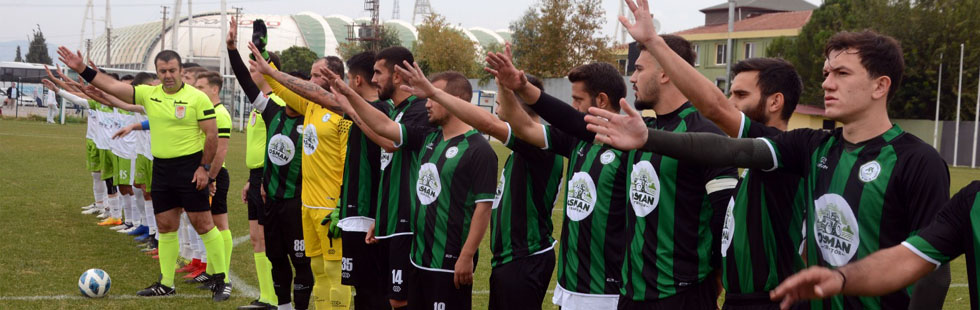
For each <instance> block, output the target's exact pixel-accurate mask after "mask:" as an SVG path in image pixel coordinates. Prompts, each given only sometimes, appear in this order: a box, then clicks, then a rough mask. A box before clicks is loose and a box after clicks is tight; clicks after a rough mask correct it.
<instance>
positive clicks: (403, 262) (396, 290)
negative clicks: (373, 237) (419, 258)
mask: <svg viewBox="0 0 980 310" xmlns="http://www.w3.org/2000/svg"><path fill="white" fill-rule="evenodd" d="M380 244H381V246H382V251H383V252H382V253H384V252H387V255H385V256H382V259H385V260H386V261H385V262H382V266H383V267H384V268H385V269H384V270H385V271H386V272H385V274H384V277H383V278H382V279H388V280H389V281H385V284H386V286H387V288H386V292H385V293H387V295H388V299H394V300H408V291H407V288H409V287H412V286H414V285H413V283H414V282H412V281H413V280H414V272H415V266H412V263H411V262H410V261H409V260H408V255H409V253H410V252H411V251H412V235H401V236H394V237H388V238H385V239H380Z"/></svg>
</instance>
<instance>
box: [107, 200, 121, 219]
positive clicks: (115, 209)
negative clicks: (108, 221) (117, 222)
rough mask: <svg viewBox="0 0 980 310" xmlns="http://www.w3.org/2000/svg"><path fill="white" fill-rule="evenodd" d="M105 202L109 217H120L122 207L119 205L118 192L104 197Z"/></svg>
mask: <svg viewBox="0 0 980 310" xmlns="http://www.w3.org/2000/svg"><path fill="white" fill-rule="evenodd" d="M106 204H108V205H109V217H112V218H122V208H120V207H119V194H112V195H109V198H106Z"/></svg>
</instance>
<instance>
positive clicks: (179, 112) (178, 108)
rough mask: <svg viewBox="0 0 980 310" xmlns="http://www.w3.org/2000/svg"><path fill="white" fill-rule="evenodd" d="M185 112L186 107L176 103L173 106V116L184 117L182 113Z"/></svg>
mask: <svg viewBox="0 0 980 310" xmlns="http://www.w3.org/2000/svg"><path fill="white" fill-rule="evenodd" d="M185 114H187V107H186V106H182V105H178V106H174V117H176V118H177V119H184V115H185Z"/></svg>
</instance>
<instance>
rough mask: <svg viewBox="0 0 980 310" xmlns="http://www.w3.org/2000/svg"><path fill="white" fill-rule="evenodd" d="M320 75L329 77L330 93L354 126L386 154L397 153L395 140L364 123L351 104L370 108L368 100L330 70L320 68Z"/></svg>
mask: <svg viewBox="0 0 980 310" xmlns="http://www.w3.org/2000/svg"><path fill="white" fill-rule="evenodd" d="M320 73H321V74H323V75H324V76H326V77H327V81H328V82H329V83H330V91H331V92H332V93H333V94H334V98H336V100H337V102H338V105H339V106H340V108H341V110H343V112H344V114H346V115H347V116H348V117H350V119H351V120H353V121H354V124H356V125H357V127H358V128H360V129H361V131H362V132H364V135H365V136H367V137H368V139H370V140H371V141H372V142H374V144H377V145H378V146H379V147H381V148H382V149H384V150H385V151H386V152H394V151H397V150H398V147H395V142H394V139H391V138H387V137H385V136H382V135H381V134H379V133H378V132H377V131H376V130H374V129H373V128H371V126H370V125H368V124H367V123H366V122H364V119H363V118H362V117H361V115H360V113H358V111H357V110H355V109H354V107H353V104H352V103H351V102H354V101H356V102H358V103H359V104H361V105H367V106H370V104H369V103H368V102H367V100H364V98H363V97H361V95H358V94H357V92H356V91H354V89H352V88H350V85H347V83H344V79H342V78H341V77H340V76H339V75H337V74H336V73H334V72H333V71H330V69H327V68H320ZM371 110H372V111H374V112H377V113H378V114H381V115H384V113H381V111H378V109H374V108H373V107H371ZM385 118H387V116H385ZM398 145H401V143H398Z"/></svg>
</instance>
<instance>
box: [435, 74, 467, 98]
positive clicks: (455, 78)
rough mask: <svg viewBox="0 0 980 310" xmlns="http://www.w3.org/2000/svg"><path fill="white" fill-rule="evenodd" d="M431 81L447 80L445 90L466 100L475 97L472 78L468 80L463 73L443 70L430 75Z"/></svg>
mask: <svg viewBox="0 0 980 310" xmlns="http://www.w3.org/2000/svg"><path fill="white" fill-rule="evenodd" d="M429 81H430V82H432V83H435V82H437V81H446V89H445V91H446V92H447V93H449V94H450V95H453V96H456V97H459V98H460V99H463V100H465V101H470V100H471V99H473V85H470V80H467V79H466V76H465V75H463V74H462V73H459V72H456V71H443V72H439V73H436V74H433V75H432V76H430V77H429Z"/></svg>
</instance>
